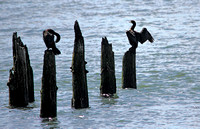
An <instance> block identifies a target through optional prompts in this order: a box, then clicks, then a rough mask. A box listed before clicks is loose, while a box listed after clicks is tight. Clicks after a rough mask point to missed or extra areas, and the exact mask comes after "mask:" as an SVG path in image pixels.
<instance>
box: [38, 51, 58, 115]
mask: <svg viewBox="0 0 200 129" xmlns="http://www.w3.org/2000/svg"><path fill="white" fill-rule="evenodd" d="M57 89H58V88H57V86H56V65H55V55H54V53H53V51H52V50H46V51H45V54H44V64H43V76H42V89H41V109H40V117H42V118H46V117H56V116H57Z"/></svg>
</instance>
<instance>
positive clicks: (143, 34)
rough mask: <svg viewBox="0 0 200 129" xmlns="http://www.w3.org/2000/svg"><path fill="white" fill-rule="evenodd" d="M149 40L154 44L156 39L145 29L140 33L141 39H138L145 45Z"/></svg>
mask: <svg viewBox="0 0 200 129" xmlns="http://www.w3.org/2000/svg"><path fill="white" fill-rule="evenodd" d="M147 40H149V42H151V43H153V41H154V38H153V37H152V36H151V34H150V33H149V31H148V30H147V29H146V28H143V29H142V31H141V32H140V37H139V38H138V41H139V42H140V43H142V44H143V43H144V42H145V41H147Z"/></svg>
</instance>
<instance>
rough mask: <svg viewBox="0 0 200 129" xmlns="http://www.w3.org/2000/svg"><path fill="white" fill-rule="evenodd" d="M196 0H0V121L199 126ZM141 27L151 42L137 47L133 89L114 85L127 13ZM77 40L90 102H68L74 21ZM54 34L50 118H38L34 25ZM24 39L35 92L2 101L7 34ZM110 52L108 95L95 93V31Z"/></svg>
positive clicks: (40, 46) (39, 46)
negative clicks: (16, 104) (22, 103)
mask: <svg viewBox="0 0 200 129" xmlns="http://www.w3.org/2000/svg"><path fill="white" fill-rule="evenodd" d="M199 7H200V1H199V0H191V1H184V0H179V1H177V0H144V1H131V0H116V1H112V0H107V1H105V0H99V1H97V0H96V1H90V0H84V1H82V0H60V1H52V0H48V1H42V0H27V1H23V0H18V1H17V0H12V1H11V0H6V1H2V0H1V1H0V26H1V28H0V52H1V53H2V54H1V56H0V66H1V67H0V78H1V79H0V80H1V81H0V89H1V90H0V101H1V102H0V121H1V122H0V128H181V129H183V128H199V127H200V93H199V92H200V80H199V75H200V58H199V55H200V52H199V49H200V46H199V42H200V37H199V36H200V30H199V25H200V20H199V17H200V8H199ZM132 19H134V20H135V21H136V22H137V27H136V30H138V31H140V30H141V29H142V28H143V27H146V28H147V29H148V30H149V31H150V32H151V34H152V35H153V37H154V39H155V43H153V44H150V43H149V42H147V43H145V44H143V45H142V44H139V47H138V48H137V62H136V63H137V84H138V89H137V90H133V89H121V72H122V57H123V55H124V53H125V52H126V51H127V50H128V49H129V47H130V45H129V43H128V39H127V37H126V34H125V31H126V30H127V29H129V28H130V27H131V24H130V23H128V21H129V20H132ZM75 20H78V21H79V24H80V27H81V30H82V33H83V36H84V39H85V54H86V61H87V62H88V64H87V65H86V67H87V70H88V71H89V73H88V75H87V77H88V78H87V79H88V90H89V101H90V108H88V109H81V110H75V109H72V108H71V105H70V104H71V97H72V82H71V79H72V73H71V72H70V66H71V60H72V52H73V42H74V30H73V25H74V21H75ZM47 28H52V29H54V30H55V31H57V32H58V33H60V34H61V41H60V42H59V43H58V44H57V47H58V48H59V49H60V51H61V52H62V54H61V55H59V56H56V63H57V86H58V88H59V90H58V95H57V107H58V110H57V112H58V117H57V118H56V119H41V118H40V117H39V115H40V89H41V76H42V68H43V54H44V50H45V49H46V47H45V44H44V43H43V40H42V31H43V30H44V29H47ZM15 31H17V32H18V35H19V36H20V37H21V38H22V41H23V42H24V43H25V44H26V45H27V46H28V49H29V55H30V59H31V65H32V67H33V70H34V83H35V97H36V98H35V99H36V101H35V102H34V103H32V104H30V105H29V106H28V108H18V109H11V108H9V104H8V101H9V98H8V96H9V93H8V87H7V86H6V83H7V81H8V78H9V69H11V67H12V65H13V64H12V33H13V32H15ZM104 36H107V38H108V41H109V42H110V43H112V45H113V51H114V52H115V67H116V80H117V96H118V97H116V98H110V99H109V98H102V97H100V95H99V92H100V91H99V86H100V52H101V47H100V46H101V45H100V44H101V38H102V37H104Z"/></svg>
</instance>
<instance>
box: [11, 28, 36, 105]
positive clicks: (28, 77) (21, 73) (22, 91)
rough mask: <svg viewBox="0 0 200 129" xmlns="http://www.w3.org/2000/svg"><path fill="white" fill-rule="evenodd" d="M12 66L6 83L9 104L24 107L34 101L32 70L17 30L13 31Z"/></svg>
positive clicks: (25, 48)
mask: <svg viewBox="0 0 200 129" xmlns="http://www.w3.org/2000/svg"><path fill="white" fill-rule="evenodd" d="M12 42H13V46H12V47H13V68H12V69H11V70H10V77H9V81H8V83H7V85H8V87H9V104H10V106H13V107H26V106H27V105H28V103H29V102H33V101H34V84H33V71H32V67H31V66H30V60H29V54H28V49H27V47H26V45H24V44H23V42H22V41H21V39H20V37H17V32H15V33H13V41H12Z"/></svg>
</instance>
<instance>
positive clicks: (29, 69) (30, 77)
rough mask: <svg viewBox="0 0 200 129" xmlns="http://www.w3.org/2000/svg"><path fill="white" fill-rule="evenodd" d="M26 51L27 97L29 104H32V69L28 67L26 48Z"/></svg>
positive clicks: (33, 98)
mask: <svg viewBox="0 0 200 129" xmlns="http://www.w3.org/2000/svg"><path fill="white" fill-rule="evenodd" d="M25 51H26V63H27V76H28V96H29V102H30V103H32V102H34V101H35V97H34V81H33V80H34V79H33V69H32V67H31V65H30V59H29V54H28V48H27V47H25Z"/></svg>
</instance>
